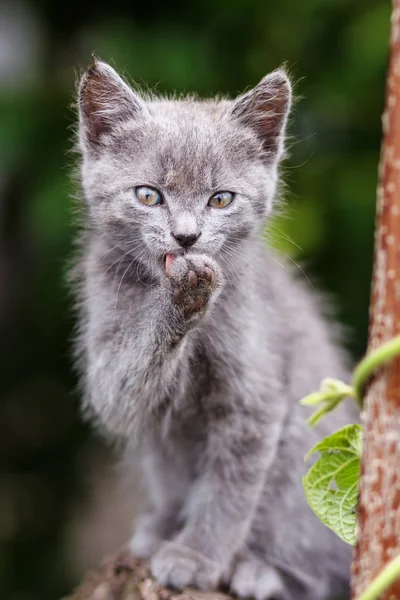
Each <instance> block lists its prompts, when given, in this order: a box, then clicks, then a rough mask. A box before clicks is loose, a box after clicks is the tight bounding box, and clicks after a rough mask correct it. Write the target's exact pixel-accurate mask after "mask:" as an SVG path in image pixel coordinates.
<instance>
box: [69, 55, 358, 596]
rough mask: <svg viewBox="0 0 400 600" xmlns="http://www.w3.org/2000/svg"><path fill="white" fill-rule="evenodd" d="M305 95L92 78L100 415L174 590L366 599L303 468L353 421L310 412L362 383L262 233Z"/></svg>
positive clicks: (141, 523)
mask: <svg viewBox="0 0 400 600" xmlns="http://www.w3.org/2000/svg"><path fill="white" fill-rule="evenodd" d="M290 101H291V87H290V82H289V79H288V77H287V75H286V73H285V72H284V71H283V70H277V71H275V72H273V73H271V74H270V75H268V76H267V77H265V78H264V79H263V80H262V81H261V82H260V83H259V84H258V85H257V86H256V87H255V88H254V89H253V90H251V91H249V92H247V93H246V94H244V95H242V96H239V97H238V98H237V99H236V100H233V101H228V100H207V101H199V100H198V99H196V98H192V97H188V98H183V99H173V100H169V99H164V98H158V97H153V96H144V95H143V94H139V93H137V92H136V91H134V90H133V89H132V88H131V87H130V86H128V85H127V83H125V82H124V81H123V80H122V79H121V78H120V77H119V76H118V75H117V73H116V72H115V71H114V70H113V69H112V68H111V67H110V66H108V65H107V64H104V63H102V62H98V61H95V62H94V64H93V65H92V67H91V68H90V69H89V70H88V71H87V72H86V73H85V74H84V76H83V78H82V81H81V84H80V89H79V151H80V153H81V156H82V162H81V182H82V188H83V196H84V202H83V206H84V216H83V219H82V221H83V230H84V231H83V234H82V238H81V252H80V257H79V260H78V265H77V267H76V268H75V274H74V277H75V280H76V281H77V282H78V285H77V287H78V289H79V292H78V297H79V306H80V330H79V331H80V333H79V336H78V342H77V353H78V355H79V357H80V358H79V364H80V369H81V372H82V380H83V386H84V408H85V411H86V412H88V413H89V415H90V417H91V418H92V419H93V420H94V422H95V423H96V424H97V425H98V426H100V427H101V428H102V429H103V430H104V431H106V432H108V434H111V436H112V437H113V438H117V439H121V440H124V441H125V444H126V447H127V449H128V450H127V452H128V451H129V448H130V447H132V446H135V447H136V448H138V449H139V451H140V454H141V465H142V467H143V477H144V479H145V480H146V483H147V487H148V493H149V506H148V512H147V513H146V514H144V515H143V516H142V517H141V518H140V519H138V521H137V523H136V529H135V534H134V536H133V539H132V541H131V549H132V552H133V554H135V555H136V556H140V557H148V558H150V560H151V568H152V571H153V574H154V576H155V578H156V579H157V580H158V581H159V582H160V583H161V584H163V585H170V586H173V587H175V588H183V587H185V586H196V587H199V588H201V589H204V590H207V589H212V588H214V587H216V586H217V585H218V584H219V583H225V584H227V585H228V586H229V587H230V589H231V590H233V591H234V592H236V593H237V594H238V595H239V596H241V597H249V596H250V597H254V598H256V600H266V599H272V598H281V599H285V600H286V599H291V600H292V599H294V598H295V599H297V600H320V599H323V598H327V597H330V596H331V595H335V594H338V593H341V592H344V591H346V590H347V586H348V580H349V564H350V549H349V548H348V547H347V546H346V545H345V544H344V543H343V542H341V541H340V540H339V539H338V538H336V537H335V535H334V534H333V533H331V532H330V531H329V530H328V529H326V528H325V527H324V526H323V525H321V524H320V522H319V521H318V519H317V518H316V517H315V516H314V515H313V514H312V513H311V511H310V509H309V508H308V506H307V504H306V501H305V499H304V493H303V489H302V483H301V475H302V474H303V473H304V472H305V469H306V468H307V467H306V466H305V465H304V462H303V458H304V455H305V453H306V452H307V450H309V449H310V447H311V446H312V445H313V444H314V443H315V442H316V441H317V440H318V439H319V438H320V437H321V436H323V435H326V434H328V433H329V432H331V431H333V430H334V429H336V428H338V427H340V426H342V425H344V424H345V423H347V422H351V421H354V415H352V414H351V411H350V410H349V409H348V408H346V407H344V408H343V407H342V408H341V409H340V410H338V411H336V413H335V414H333V415H332V416H331V417H329V419H326V420H325V421H324V422H323V423H322V424H321V426H320V427H319V428H318V430H317V431H311V430H310V429H309V428H308V426H307V424H306V422H305V418H306V416H307V414H308V413H307V410H306V409H304V408H301V407H300V406H299V405H298V401H299V399H300V398H301V397H302V396H304V395H306V394H308V393H310V392H311V391H314V390H315V389H316V388H317V387H318V386H319V383H320V380H321V379H322V378H324V377H325V376H332V377H339V378H342V379H347V370H346V366H345V361H344V359H343V356H342V353H341V352H340V351H339V350H338V348H337V347H336V345H335V343H334V342H333V340H332V335H331V332H330V331H329V329H328V327H327V324H326V323H325V322H324V320H323V318H322V316H321V310H320V307H319V304H318V302H317V300H316V299H315V297H314V296H312V295H311V294H310V291H309V289H308V286H306V285H305V284H303V282H299V281H297V279H296V278H295V277H294V276H293V275H292V274H291V273H290V272H289V270H288V268H287V267H284V268H283V267H282V265H280V264H278V263H277V261H276V260H275V259H274V257H273V255H272V253H270V252H269V251H268V250H267V249H266V248H265V244H264V243H263V242H262V240H261V239H260V232H261V230H262V228H263V225H264V221H265V219H266V218H267V219H268V218H269V217H270V216H271V213H272V211H273V208H274V199H275V196H276V188H277V184H278V163H279V161H280V159H281V157H282V152H283V142H284V133H285V126H286V121H287V115H288V112H289V108H290ZM346 411H347V414H346Z"/></svg>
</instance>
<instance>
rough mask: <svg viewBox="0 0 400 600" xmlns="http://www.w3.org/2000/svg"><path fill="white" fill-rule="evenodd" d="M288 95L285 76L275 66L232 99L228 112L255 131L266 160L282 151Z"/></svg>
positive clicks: (289, 87)
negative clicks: (250, 88) (258, 80)
mask: <svg viewBox="0 0 400 600" xmlns="http://www.w3.org/2000/svg"><path fill="white" fill-rule="evenodd" d="M291 96H292V91H291V85H290V80H289V77H288V76H287V74H286V73H285V71H284V70H283V69H278V70H276V71H273V72H272V73H270V74H269V75H267V76H266V77H264V79H262V80H261V81H260V83H259V84H258V85H257V86H256V87H255V88H253V89H252V90H250V91H249V92H247V93H246V94H243V96H239V97H238V98H237V99H236V100H234V104H233V107H232V109H231V115H232V116H233V117H234V118H236V119H238V120H239V121H241V122H242V123H243V125H246V126H247V127H250V128H251V129H252V130H253V131H254V133H256V135H257V136H258V138H259V139H260V141H261V143H262V146H263V149H264V150H265V152H266V153H267V158H268V159H271V160H279V158H280V156H281V154H282V151H283V143H284V135H285V127H286V121H287V117H288V113H289V110H290V104H291Z"/></svg>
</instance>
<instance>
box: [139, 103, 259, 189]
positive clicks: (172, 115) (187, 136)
mask: <svg viewBox="0 0 400 600" xmlns="http://www.w3.org/2000/svg"><path fill="white" fill-rule="evenodd" d="M149 108H150V111H151V122H150V123H148V124H147V126H146V131H147V133H146V134H145V137H146V138H147V141H146V143H145V144H144V145H143V150H144V154H145V155H146V156H147V157H148V164H149V166H151V169H152V171H153V173H151V175H152V176H153V180H154V179H155V180H156V181H157V183H158V184H159V185H160V186H161V187H162V189H164V190H166V191H167V192H169V193H171V194H174V193H177V194H180V193H182V191H186V190H190V191H191V192H193V191H195V192H197V193H198V194H202V193H206V192H209V191H210V190H214V189H216V188H218V187H220V186H221V185H223V184H224V182H225V181H227V182H229V181H230V180H232V176H233V174H238V173H239V172H240V170H241V169H242V168H243V166H244V165H245V164H246V163H247V162H248V161H249V160H250V159H251V141H252V140H251V139H250V140H243V131H240V128H236V127H235V126H234V124H232V122H231V121H230V119H228V116H227V111H228V108H229V102H227V101H222V102H217V101H206V102H204V101H203V102H200V101H194V100H182V101H165V100H158V101H154V102H151V103H149ZM243 141H246V143H245V144H243V143H241V142H243ZM249 143H250V146H249ZM254 146H255V147H254V150H256V149H258V143H255V144H254Z"/></svg>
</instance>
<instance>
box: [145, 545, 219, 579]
mask: <svg viewBox="0 0 400 600" xmlns="http://www.w3.org/2000/svg"><path fill="white" fill-rule="evenodd" d="M151 570H152V572H153V576H154V577H155V578H156V579H157V581H158V583H160V584H161V585H165V586H170V587H173V588H176V589H183V588H185V587H196V588H199V589H201V590H204V591H207V590H212V589H214V588H215V587H216V586H217V584H218V580H219V578H220V568H219V566H218V565H217V564H216V563H214V562H213V561H211V560H210V559H209V558H207V557H206V556H204V555H203V554H201V553H200V552H196V551H195V550H192V549H191V548H188V547H186V546H182V545H180V544H177V543H175V542H165V543H164V544H163V545H162V546H161V548H160V550H159V551H158V552H157V553H156V554H155V556H154V557H153V559H152V561H151Z"/></svg>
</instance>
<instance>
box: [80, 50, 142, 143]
mask: <svg viewBox="0 0 400 600" xmlns="http://www.w3.org/2000/svg"><path fill="white" fill-rule="evenodd" d="M78 105H79V120H80V131H81V135H82V137H83V140H84V141H86V142H88V144H89V145H91V146H99V145H101V143H102V137H103V136H104V135H105V134H107V133H110V132H111V131H112V130H113V129H114V128H115V127H116V126H118V124H120V123H123V122H125V121H128V120H129V119H132V118H134V119H136V118H140V117H141V116H144V115H145V113H146V107H145V105H144V102H143V101H142V99H141V98H140V97H139V96H138V95H137V94H136V93H135V92H134V91H133V90H132V88H130V87H129V86H128V85H127V84H126V83H125V82H124V81H123V79H121V77H120V76H119V75H118V74H117V73H116V72H115V71H114V69H113V68H112V67H110V65H107V64H106V63H103V62H100V61H98V60H95V61H94V63H93V65H92V66H91V67H90V68H89V69H88V70H87V71H86V73H85V74H84V75H83V77H82V79H81V82H80V85H79V95H78Z"/></svg>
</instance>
